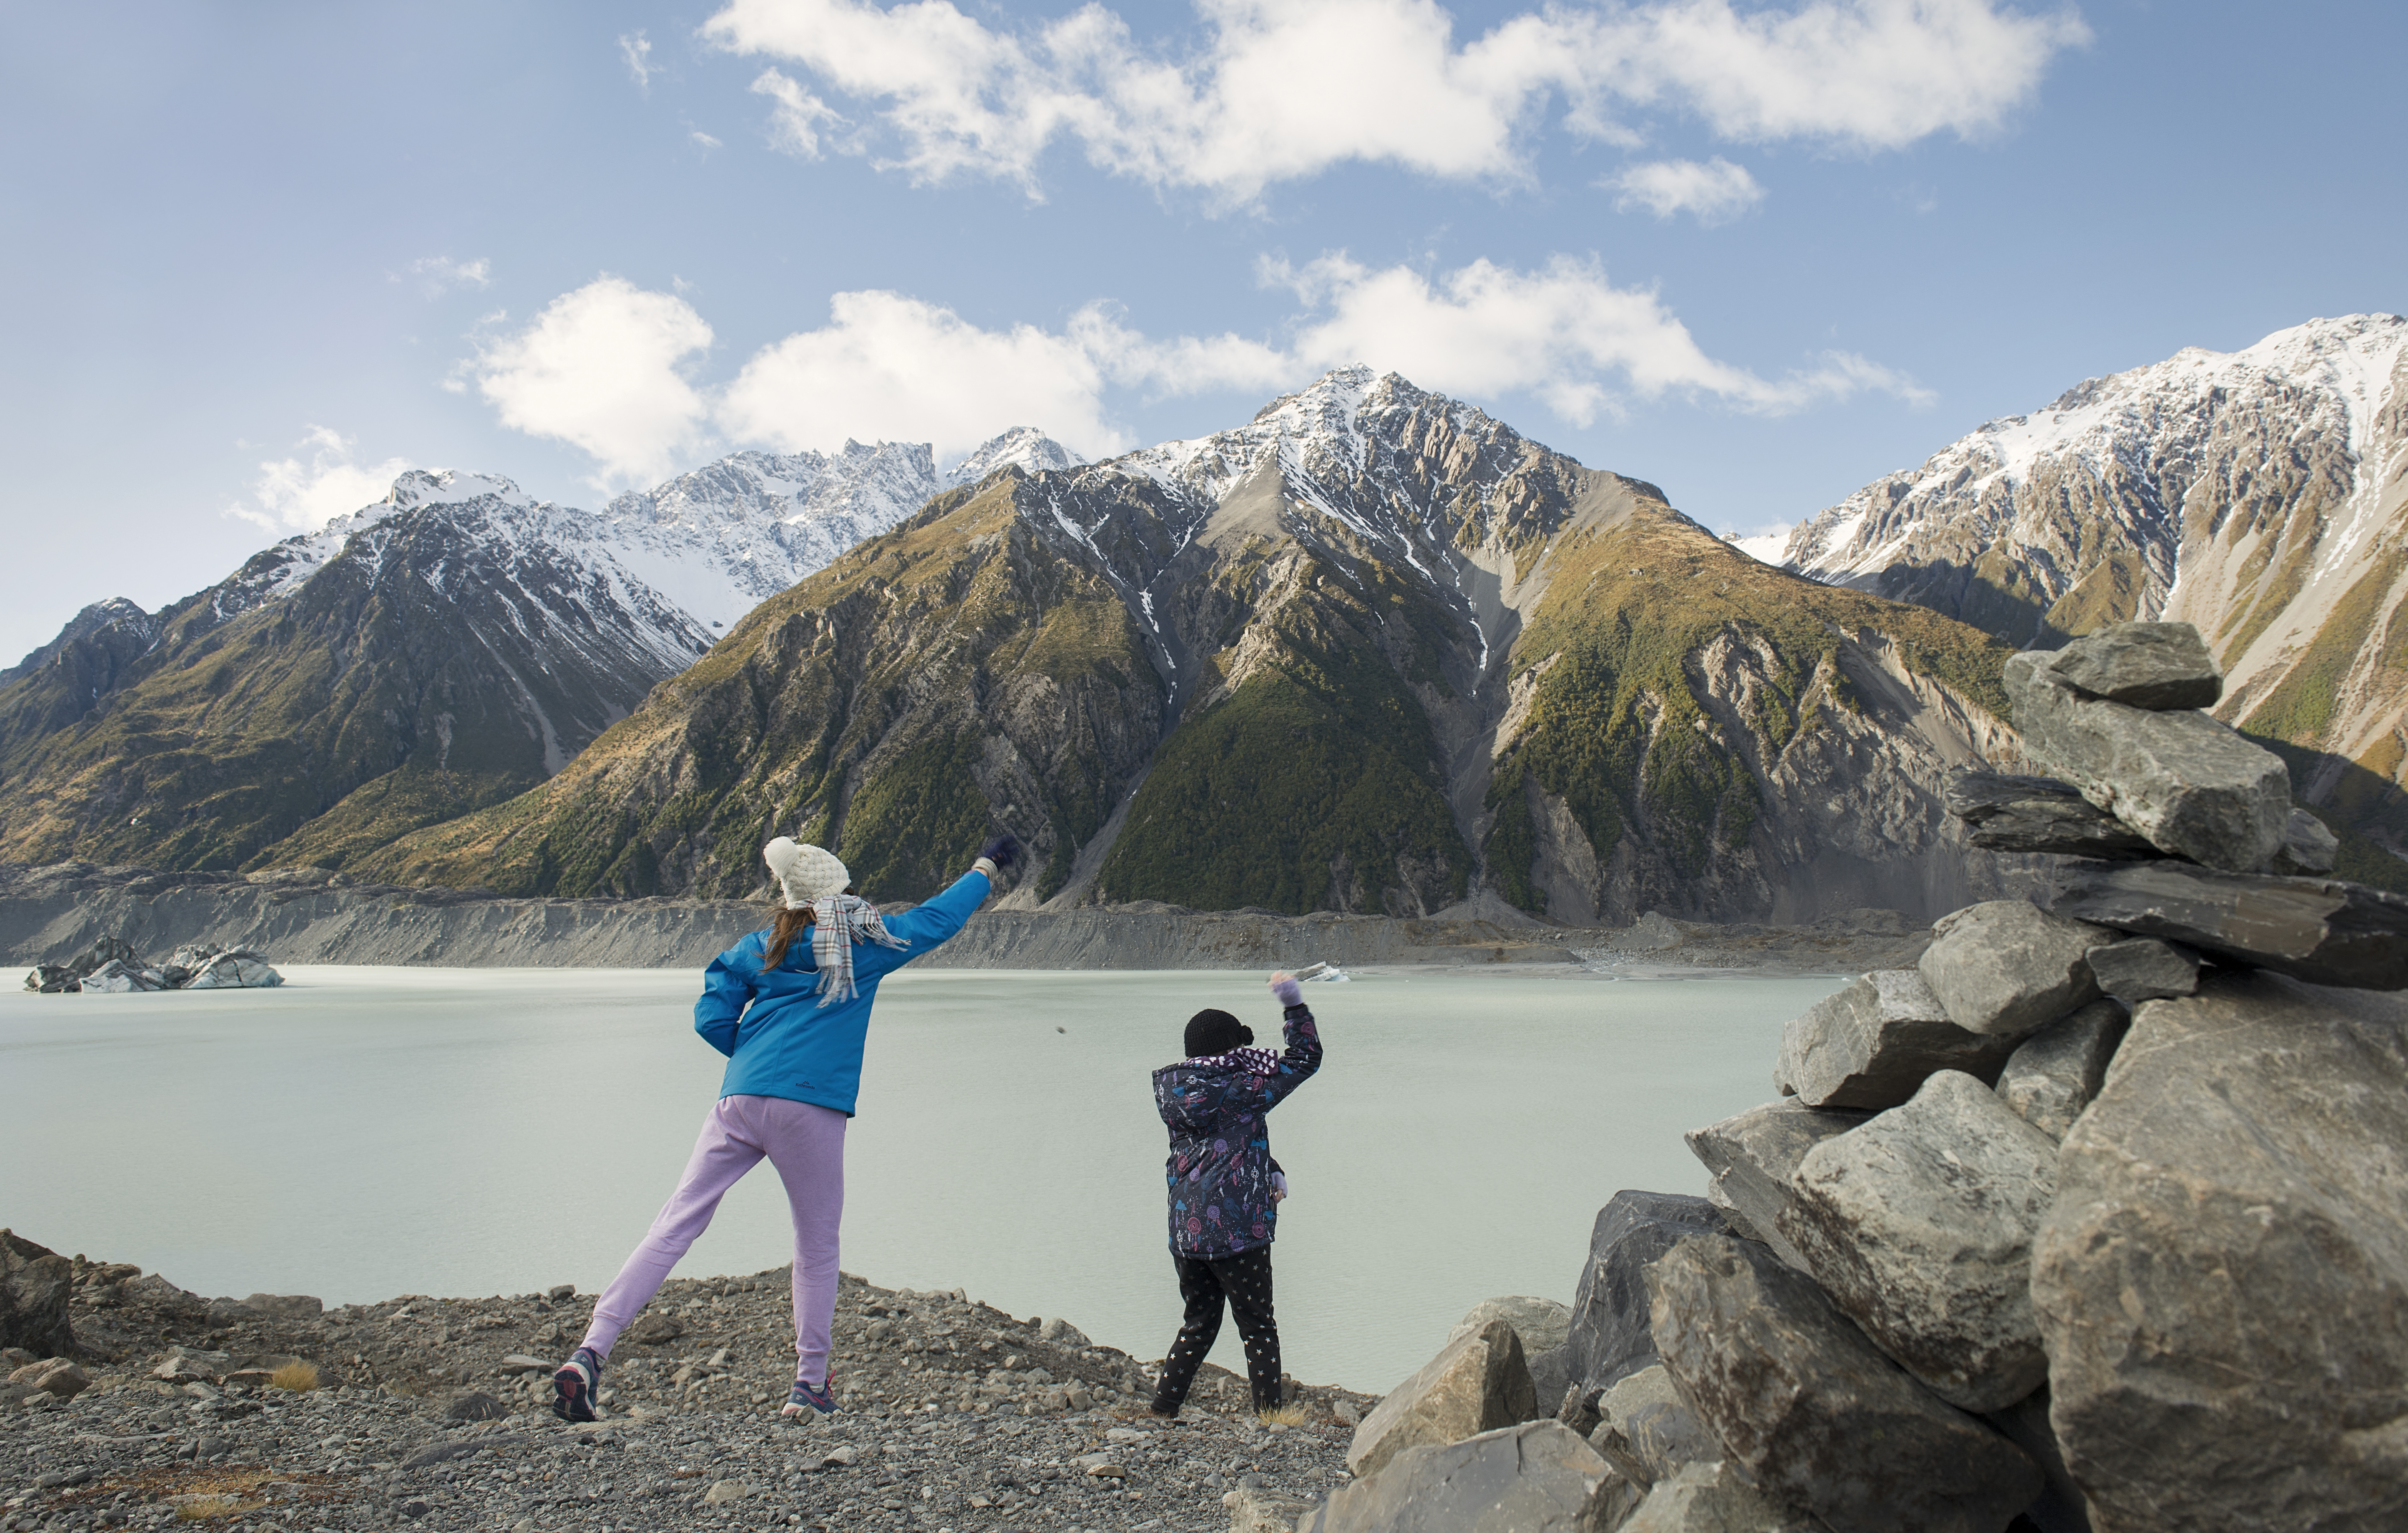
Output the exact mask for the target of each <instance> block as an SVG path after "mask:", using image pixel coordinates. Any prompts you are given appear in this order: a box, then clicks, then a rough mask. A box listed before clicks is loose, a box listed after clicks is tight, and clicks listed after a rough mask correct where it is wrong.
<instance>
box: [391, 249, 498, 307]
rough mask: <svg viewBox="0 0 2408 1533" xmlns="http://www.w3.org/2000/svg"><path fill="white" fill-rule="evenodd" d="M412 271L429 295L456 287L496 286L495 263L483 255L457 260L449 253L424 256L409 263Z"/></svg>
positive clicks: (412, 274)
mask: <svg viewBox="0 0 2408 1533" xmlns="http://www.w3.org/2000/svg"><path fill="white" fill-rule="evenodd" d="M409 274H410V275H411V276H412V277H415V278H417V279H419V281H420V283H421V285H423V287H424V288H425V289H426V293H427V295H428V296H429V297H434V296H436V295H437V294H445V293H449V292H451V291H452V289H454V288H489V287H492V286H493V285H494V264H493V262H491V261H490V260H487V259H485V258H483V257H481V256H480V257H479V258H478V259H477V260H474V261H454V260H452V258H451V257H450V256H448V255H428V256H421V257H420V258H419V259H418V260H415V261H412V262H411V263H410V264H409Z"/></svg>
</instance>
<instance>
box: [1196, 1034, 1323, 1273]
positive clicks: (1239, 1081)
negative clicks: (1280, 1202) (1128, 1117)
mask: <svg viewBox="0 0 2408 1533" xmlns="http://www.w3.org/2000/svg"><path fill="white" fill-rule="evenodd" d="M1283 1031H1284V1032H1285V1033H1286V1035H1287V1052H1286V1053H1283V1054H1281V1055H1280V1058H1279V1067H1278V1068H1277V1069H1275V1070H1273V1071H1272V1072H1271V1073H1270V1074H1269V1075H1254V1074H1252V1073H1250V1072H1248V1071H1246V1070H1244V1069H1241V1068H1240V1067H1238V1066H1236V1065H1233V1064H1228V1063H1226V1061H1225V1059H1223V1058H1215V1059H1214V1060H1213V1061H1212V1062H1211V1063H1210V1064H1202V1065H1199V1064H1195V1063H1192V1062H1190V1061H1188V1060H1181V1061H1180V1062H1179V1063H1178V1064H1176V1065H1166V1066H1164V1067H1162V1068H1160V1069H1158V1070H1156V1071H1154V1108H1155V1110H1157V1111H1159V1112H1160V1113H1161V1114H1162V1121H1163V1123H1164V1124H1166V1125H1168V1126H1169V1129H1170V1154H1169V1156H1168V1158H1167V1159H1166V1160H1165V1161H1164V1162H1163V1166H1162V1170H1163V1181H1164V1182H1165V1184H1166V1185H1167V1187H1168V1191H1169V1194H1170V1249H1171V1252H1172V1254H1175V1255H1180V1256H1200V1257H1203V1258H1205V1259H1206V1260H1210V1261H1218V1260H1220V1259H1222V1258H1223V1257H1226V1256H1235V1255H1238V1254H1240V1253H1242V1252H1247V1251H1252V1250H1253V1249H1254V1247H1256V1246H1264V1245H1269V1244H1270V1243H1271V1236H1272V1233H1273V1231H1274V1229H1275V1228H1276V1227H1277V1225H1278V1224H1279V1211H1278V1208H1277V1206H1276V1205H1275V1204H1274V1203H1273V1202H1272V1201H1271V1172H1272V1171H1274V1170H1276V1169H1278V1167H1277V1166H1276V1164H1275V1163H1274V1162H1273V1161H1272V1160H1271V1134H1270V1125H1269V1124H1268V1123H1266V1122H1265V1121H1264V1119H1265V1117H1266V1115H1267V1114H1269V1111H1270V1110H1271V1109H1273V1108H1275V1107H1277V1106H1279V1105H1280V1103H1281V1102H1283V1101H1284V1100H1285V1099H1286V1098H1287V1094H1288V1093H1289V1092H1292V1091H1294V1090H1295V1089H1296V1088H1297V1087H1298V1086H1300V1085H1302V1084H1304V1083H1305V1082H1306V1081H1308V1080H1310V1079H1312V1072H1313V1071H1315V1070H1317V1069H1319V1068H1321V1035H1320V1033H1318V1032H1317V1031H1315V1030H1314V1028H1313V1025H1312V1009H1311V1008H1310V1007H1305V1006H1291V1007H1289V1008H1288V1009H1287V1013H1286V1017H1285V1020H1284V1022H1283Z"/></svg>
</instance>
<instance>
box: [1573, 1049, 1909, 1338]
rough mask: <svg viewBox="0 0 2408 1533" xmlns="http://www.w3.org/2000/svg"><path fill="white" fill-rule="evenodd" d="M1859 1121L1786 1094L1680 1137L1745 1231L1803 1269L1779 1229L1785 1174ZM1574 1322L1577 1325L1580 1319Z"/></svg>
mask: <svg viewBox="0 0 2408 1533" xmlns="http://www.w3.org/2000/svg"><path fill="white" fill-rule="evenodd" d="M1864 1121H1865V1114H1864V1113H1861V1112H1843V1111H1840V1110H1836V1109H1831V1108H1813V1107H1808V1106H1806V1105H1805V1104H1804V1103H1802V1102H1799V1101H1798V1100H1797V1099H1796V1098H1794V1097H1791V1098H1787V1099H1785V1100H1783V1101H1778V1102H1767V1103H1766V1104H1765V1105H1764V1106H1762V1107H1752V1108H1750V1109H1748V1110H1746V1111H1745V1112H1742V1113H1740V1114H1739V1115H1738V1116H1736V1117H1731V1118H1725V1119H1724V1120H1723V1121H1722V1122H1720V1123H1717V1124H1708V1125H1706V1126H1705V1127H1703V1128H1693V1129H1691V1130H1689V1132H1688V1134H1687V1135H1686V1136H1685V1138H1686V1139H1687V1140H1688V1145H1689V1153H1691V1154H1693V1155H1696V1156H1697V1157H1698V1159H1699V1160H1700V1161H1703V1162H1704V1163H1705V1167H1706V1169H1707V1170H1709V1171H1712V1172H1713V1176H1714V1185H1715V1187H1716V1188H1717V1189H1718V1190H1719V1191H1720V1192H1721V1194H1722V1195H1723V1196H1725V1197H1727V1198H1729V1199H1730V1202H1731V1206H1732V1207H1733V1208H1735V1209H1737V1210H1738V1211H1739V1213H1740V1217H1741V1218H1742V1219H1744V1220H1745V1221H1746V1222H1747V1227H1748V1232H1749V1233H1750V1234H1751V1235H1753V1236H1754V1237H1755V1238H1756V1239H1758V1240H1760V1241H1761V1242H1763V1244H1764V1245H1765V1246H1766V1248H1767V1249H1769V1250H1770V1251H1771V1253H1772V1254H1774V1255H1776V1256H1778V1257H1780V1258H1781V1259H1782V1260H1783V1261H1785V1262H1787V1263H1788V1264H1789V1265H1790V1266H1792V1267H1794V1268H1798V1270H1799V1271H1800V1272H1803V1271H1805V1270H1806V1258H1805V1257H1803V1256H1801V1255H1799V1254H1798V1248H1797V1247H1796V1246H1794V1245H1791V1244H1790V1243H1789V1238H1788V1237H1787V1236H1785V1235H1784V1234H1782V1233H1781V1213H1782V1211H1783V1210H1785V1209H1786V1208H1788V1207H1789V1204H1790V1200H1791V1199H1792V1198H1794V1197H1796V1196H1798V1195H1797V1193H1796V1191H1795V1190H1794V1189H1793V1188H1792V1187H1791V1186H1790V1185H1789V1177H1790V1174H1791V1173H1792V1172H1794V1171H1796V1170H1797V1169H1798V1163H1799V1161H1801V1160H1804V1159H1805V1158H1806V1152H1807V1151H1809V1150H1812V1149H1813V1148H1814V1147H1815V1146H1816V1145H1818V1144H1820V1143H1822V1142H1823V1141H1824V1140H1825V1139H1829V1138H1830V1137H1831V1136H1833V1135H1834V1134H1844V1133H1846V1132H1847V1131H1848V1130H1849V1129H1851V1128H1854V1127H1856V1125H1858V1124H1860V1123H1863V1122H1864ZM1635 1312H1644V1311H1643V1310H1641V1311H1635ZM1573 1324H1574V1325H1575V1327H1577V1326H1578V1324H1579V1322H1578V1321H1577V1320H1575V1321H1574V1323H1573ZM1634 1366H1638V1365H1634Z"/></svg>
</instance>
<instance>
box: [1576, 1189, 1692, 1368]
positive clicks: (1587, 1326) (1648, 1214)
mask: <svg viewBox="0 0 2408 1533" xmlns="http://www.w3.org/2000/svg"><path fill="white" fill-rule="evenodd" d="M1726 1228H1727V1222H1726V1221H1725V1219H1724V1217H1723V1215H1722V1213H1721V1212H1720V1211H1718V1210H1716V1209H1715V1208H1713V1206H1712V1205H1711V1204H1709V1203H1708V1202H1707V1201H1706V1200H1705V1199H1704V1198H1702V1197H1685V1196H1681V1195H1679V1194H1677V1193H1647V1192H1638V1191H1634V1190H1631V1189H1628V1188H1626V1189H1624V1190H1623V1191H1621V1192H1618V1193H1616V1194H1614V1195H1613V1198H1612V1199H1611V1200H1610V1201H1609V1202H1607V1204H1606V1205H1605V1207H1603V1208H1601V1209H1599V1210H1598V1211H1597V1223H1596V1224H1595V1225H1592V1226H1591V1227H1590V1230H1589V1237H1588V1260H1587V1262H1586V1263H1584V1265H1583V1266H1582V1268H1581V1275H1580V1281H1579V1282H1576V1283H1574V1284H1573V1285H1572V1308H1571V1318H1570V1330H1569V1332H1568V1333H1567V1335H1566V1337H1565V1340H1564V1348H1565V1358H1564V1361H1565V1362H1566V1364H1567V1365H1568V1382H1569V1383H1573V1384H1577V1385H1579V1386H1580V1387H1581V1388H1582V1389H1584V1390H1592V1389H1603V1388H1605V1387H1607V1386H1608V1385H1610V1384H1612V1383H1613V1382H1614V1381H1615V1380H1617V1379H1620V1378H1622V1377H1623V1376H1625V1375H1626V1374H1629V1373H1634V1372H1636V1371H1638V1370H1639V1369H1641V1368H1645V1367H1646V1366H1647V1365H1648V1364H1650V1363H1652V1362H1654V1361H1656V1337H1655V1333H1654V1332H1653V1331H1652V1330H1650V1329H1649V1327H1648V1320H1647V1283H1646V1280H1645V1279H1644V1277H1643V1276H1642V1275H1641V1274H1643V1273H1644V1272H1645V1271H1646V1268H1647V1264H1648V1263H1650V1262H1652V1261H1654V1260H1655V1259H1656V1257H1658V1256H1661V1255H1662V1254H1664V1253H1666V1252H1667V1251H1670V1250H1671V1249H1672V1242H1673V1241H1675V1240H1678V1239H1680V1238H1681V1237H1682V1236H1684V1235H1718V1234H1721V1233H1723V1232H1724V1231H1725V1229H1726ZM1533 1371H1534V1372H1535V1369H1534V1370H1533ZM1541 1398H1542V1399H1543V1397H1541Z"/></svg>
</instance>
